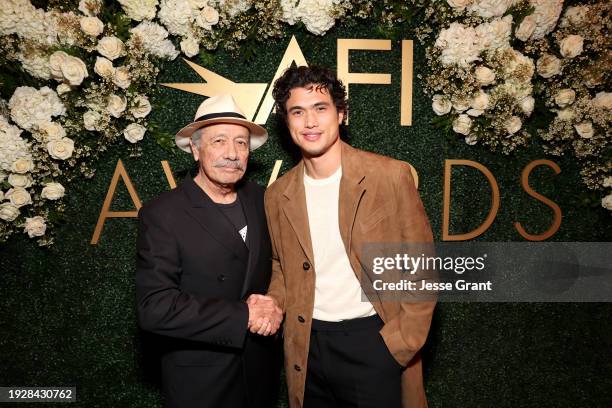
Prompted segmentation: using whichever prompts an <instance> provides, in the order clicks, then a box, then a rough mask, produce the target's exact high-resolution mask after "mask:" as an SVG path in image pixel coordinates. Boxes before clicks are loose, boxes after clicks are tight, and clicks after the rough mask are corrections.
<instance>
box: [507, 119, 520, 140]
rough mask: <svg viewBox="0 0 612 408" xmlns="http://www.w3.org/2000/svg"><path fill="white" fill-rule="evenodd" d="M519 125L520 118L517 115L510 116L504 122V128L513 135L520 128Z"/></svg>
mask: <svg viewBox="0 0 612 408" xmlns="http://www.w3.org/2000/svg"><path fill="white" fill-rule="evenodd" d="M521 126H523V122H521V118H519V117H518V116H512V117H510V119H508V121H507V122H506V125H505V128H506V131H507V132H508V134H510V135H513V134H515V133H516V132H518V131H519V130H520V129H521Z"/></svg>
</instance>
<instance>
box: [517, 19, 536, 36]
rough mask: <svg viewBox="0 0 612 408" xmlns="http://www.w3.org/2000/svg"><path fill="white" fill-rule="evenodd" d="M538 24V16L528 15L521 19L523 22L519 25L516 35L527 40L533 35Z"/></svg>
mask: <svg viewBox="0 0 612 408" xmlns="http://www.w3.org/2000/svg"><path fill="white" fill-rule="evenodd" d="M536 25H537V20H536V16H534V15H533V14H530V15H528V16H527V17H525V18H524V19H523V21H521V24H520V25H519V26H518V28H517V29H516V31H515V32H514V35H515V36H516V38H518V39H519V40H521V41H527V40H528V39H529V37H531V36H532V35H533V32H534V31H535V28H536Z"/></svg>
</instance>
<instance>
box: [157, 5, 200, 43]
mask: <svg viewBox="0 0 612 408" xmlns="http://www.w3.org/2000/svg"><path fill="white" fill-rule="evenodd" d="M197 14H200V10H196V9H194V8H192V7H191V4H189V2H188V1H187V0H162V1H161V4H160V6H159V13H157V17H158V18H159V21H160V22H161V23H162V24H163V25H164V27H166V29H167V30H168V32H169V33H171V34H174V35H180V36H183V37H187V36H189V35H190V32H191V30H190V26H191V24H192V22H193V20H194V19H195V17H196V15H197ZM208 29H210V26H208Z"/></svg>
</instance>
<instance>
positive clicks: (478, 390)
mask: <svg viewBox="0 0 612 408" xmlns="http://www.w3.org/2000/svg"><path fill="white" fill-rule="evenodd" d="M293 33H294V34H295V35H296V37H297V39H298V42H299V44H300V46H301V48H302V51H303V52H304V54H305V56H306V58H307V60H308V61H309V63H319V64H326V65H329V66H332V67H335V65H336V40H337V39H338V38H383V37H381V35H380V34H379V33H377V32H375V31H374V29H373V28H372V27H370V26H369V25H368V24H361V25H356V26H352V27H340V28H336V29H333V30H332V31H331V32H330V33H328V35H326V36H325V37H324V38H319V37H314V36H311V35H308V34H305V33H304V32H303V31H300V30H297V29H296V30H295V31H294V32H293ZM399 34H400V35H399V37H398V38H396V39H394V40H393V47H392V51H352V52H351V57H350V70H351V71H353V72H388V73H391V74H392V84H391V85H389V86H387V85H352V86H351V87H350V95H351V98H350V107H351V113H350V122H351V123H350V134H351V144H352V145H353V146H356V147H360V148H363V149H367V150H371V151H375V152H379V153H382V154H386V155H389V156H393V157H395V158H398V159H402V160H406V161H408V162H410V163H411V164H412V165H413V166H415V167H416V169H417V170H418V172H419V176H420V192H421V196H422V198H423V201H424V203H425V207H426V209H427V211H428V214H429V216H430V219H431V224H432V227H433V229H434V233H435V235H436V239H437V240H440V239H441V225H442V192H443V171H444V159H469V160H475V161H478V162H480V163H482V164H483V165H485V166H486V167H488V168H489V169H490V170H491V171H492V173H493V174H494V176H495V177H496V179H497V181H498V183H499V186H500V190H501V207H500V210H499V213H498V215H497V218H496V220H495V222H494V224H493V225H492V226H491V228H490V229H489V230H488V231H486V232H485V233H484V234H483V235H481V236H480V237H479V238H478V239H479V240H482V241H522V238H521V237H520V235H519V234H518V232H516V230H515V229H514V228H513V226H512V225H513V222H514V221H520V222H521V223H522V224H523V226H524V227H525V228H526V229H527V231H529V232H533V233H540V232H542V231H544V230H545V229H547V228H548V226H549V225H550V223H551V221H552V211H551V210H550V209H549V208H548V207H546V206H545V205H544V204H542V203H540V202H538V201H536V200H534V199H532V198H531V197H529V196H528V195H527V194H526V193H525V192H524V191H523V190H522V188H521V186H520V174H521V171H522V169H523V167H524V166H525V165H527V164H528V163H529V162H531V161H532V160H536V159H541V158H546V157H545V156H544V154H543V151H542V148H541V145H540V143H538V141H537V140H533V142H532V143H531V145H530V146H528V148H526V149H524V150H522V151H520V152H518V153H517V154H515V155H511V156H507V157H503V156H501V155H496V154H492V153H490V152H488V151H486V150H485V149H483V148H481V147H479V146H473V147H471V146H467V145H465V144H464V143H463V142H462V141H460V140H459V139H457V138H455V136H452V135H445V134H443V133H442V132H441V131H440V130H438V129H435V128H434V127H432V126H431V125H430V121H431V119H432V118H433V116H434V114H433V112H432V111H431V107H430V101H429V99H428V98H427V97H426V96H425V95H424V94H423V92H422V88H421V81H420V80H419V79H418V77H417V75H418V74H424V73H426V71H427V67H426V65H425V59H424V50H423V48H422V47H421V46H420V45H419V44H418V42H416V41H415V60H414V61H415V83H414V94H413V123H414V125H413V126H412V127H401V126H399V115H400V112H399V97H400V83H399V78H400V68H401V51H400V42H399V40H401V39H402V38H403V39H411V38H414V35H413V33H412V30H411V28H410V27H408V26H406V27H404V28H403V29H402V30H400V32H399ZM288 42H289V38H286V39H285V40H283V41H280V42H272V43H266V44H262V45H260V46H258V47H257V48H256V49H255V51H256V57H255V60H254V61H252V62H250V63H246V62H245V61H243V60H241V59H240V58H236V57H235V56H232V55H228V54H227V53H225V52H223V51H218V52H216V53H215V54H213V58H212V60H209V61H208V64H204V63H202V64H203V65H204V66H205V67H207V68H209V69H212V70H213V71H214V72H216V73H219V74H221V75H223V76H226V77H228V78H229V79H232V80H235V81H238V82H268V81H270V80H271V79H272V77H273V75H274V72H275V71H276V68H277V65H278V63H279V62H280V59H281V57H282V54H283V52H284V50H285V48H286V46H287V44H288ZM196 62H198V61H196ZM200 63H201V62H200ZM160 82H201V80H200V79H199V77H198V76H197V75H196V74H195V73H194V72H193V71H192V70H191V69H190V68H189V67H188V66H187V65H186V64H185V63H183V62H182V61H181V60H180V59H177V60H175V61H173V62H171V63H167V64H166V65H165V66H164V67H163V70H162V73H161V77H160ZM201 101H202V98H201V97H199V96H196V95H191V94H187V93H183V92H180V91H176V90H171V89H166V88H161V87H160V89H159V93H158V99H157V103H161V102H163V103H164V106H165V107H164V108H163V109H156V110H155V111H154V112H153V114H152V115H153V119H155V120H156V121H157V122H158V123H159V124H160V126H161V129H162V130H165V131H167V132H169V133H174V132H176V131H177V130H178V129H179V128H180V127H181V126H182V125H184V124H186V123H188V122H189V121H190V120H191V119H192V118H193V114H194V112H195V110H196V108H197V106H198V104H199V103H200V102H201ZM268 128H269V129H270V132H271V138H270V141H269V142H268V143H267V144H266V145H265V146H264V147H262V148H261V149H259V150H257V152H256V153H255V154H253V156H252V158H251V163H250V170H249V178H251V179H253V180H256V181H258V182H259V183H261V184H263V185H265V184H266V183H267V180H268V178H269V175H270V172H271V170H272V166H273V164H274V161H275V160H276V159H283V160H284V162H283V166H282V169H281V173H282V172H284V171H286V170H287V169H289V168H290V167H291V166H292V165H293V164H295V161H294V160H292V159H291V157H290V155H289V154H288V153H287V151H286V149H285V148H284V147H283V146H284V143H281V142H280V139H281V138H282V137H283V136H282V135H283V132H282V126H280V125H279V123H278V122H277V121H276V119H275V118H274V115H271V117H270V120H269V122H268ZM118 159H121V160H123V162H124V164H125V166H126V168H127V171H128V173H129V175H130V177H131V178H132V181H133V182H134V184H135V187H136V190H137V192H138V194H139V196H140V198H141V199H142V200H143V201H146V200H149V199H151V198H153V197H155V196H156V195H158V194H159V193H161V192H162V191H164V190H166V189H168V185H167V182H166V180H165V176H164V173H163V171H162V168H161V165H160V161H161V160H168V161H169V162H170V165H171V167H172V169H173V171H174V174H175V177H176V178H177V180H180V179H181V178H182V177H183V176H184V174H185V172H186V171H187V170H188V169H189V168H190V167H191V166H192V165H193V162H192V159H191V158H190V157H189V156H188V155H187V154H183V153H182V152H169V151H166V150H164V149H162V148H160V147H159V146H158V145H157V144H156V143H155V141H153V140H151V139H150V138H149V139H148V140H145V141H144V142H143V143H142V155H141V156H140V157H136V158H135V157H132V158H131V157H129V155H128V153H126V150H125V147H116V148H113V149H111V150H109V151H108V152H107V153H106V154H105V155H104V156H103V158H102V160H101V161H100V163H99V166H98V171H97V173H96V176H95V177H94V178H93V179H92V180H87V181H82V182H79V183H76V184H72V185H70V186H69V187H68V189H67V196H66V198H65V200H66V201H67V207H68V210H67V212H66V220H65V223H64V224H63V225H62V226H60V227H59V228H57V229H56V233H57V234H56V235H57V236H56V243H55V245H54V246H53V247H51V248H49V249H41V248H38V247H37V246H36V245H35V244H33V243H32V242H30V241H29V240H28V238H27V237H25V234H24V235H21V236H15V237H14V239H12V241H11V242H9V243H7V244H6V245H4V246H3V247H1V248H0V270H1V272H0V282H1V283H0V330H1V332H0V385H2V386H50V385H55V386H59V385H62V386H76V387H77V398H78V401H77V403H76V404H75V406H78V407H88V408H89V407H147V408H148V407H156V406H161V400H160V397H159V388H158V377H157V374H158V373H157V366H156V360H155V353H154V351H153V350H151V347H150V341H149V338H148V337H147V336H146V335H144V334H143V333H141V332H139V330H138V328H137V325H136V319H135V312H134V304H135V300H134V279H133V276H134V263H135V262H134V247H135V239H136V224H137V221H136V220H135V219H111V220H108V221H107V222H106V225H105V227H104V230H103V232H102V236H101V239H100V243H99V244H98V245H97V246H92V245H90V244H89V241H90V239H91V236H92V233H93V229H94V226H95V223H96V221H97V217H98V215H99V212H100V208H101V206H102V201H103V200H104V197H105V195H106V191H107V189H108V186H109V183H110V178H111V176H112V174H113V171H114V168H115V165H116V163H117V160H118ZM551 159H552V160H553V161H555V162H556V163H557V164H558V165H559V166H560V167H561V169H562V172H561V174H559V175H554V173H553V172H552V170H551V169H548V168H545V167H541V168H538V169H536V170H535V171H534V172H533V173H532V176H531V179H530V182H531V185H532V186H533V187H534V189H535V190H536V191H538V192H540V193H542V194H544V195H545V196H547V197H549V198H551V199H552V200H553V201H555V202H556V203H557V204H558V205H559V206H560V207H561V209H562V211H563V221H562V225H561V228H560V229H559V231H558V232H557V234H556V235H555V236H554V237H553V238H552V239H551V240H556V241H609V240H610V237H611V236H612V233H611V232H612V226H611V223H610V215H609V214H608V213H607V211H605V210H604V209H602V208H601V207H598V206H594V207H593V206H591V207H589V206H585V204H584V202H585V199H584V197H585V196H586V193H585V190H584V187H583V186H582V184H581V182H580V177H579V174H578V167H577V165H576V163H574V162H573V160H571V159H569V158H551ZM452 182H453V197H452V211H451V232H452V233H461V232H466V231H469V230H471V229H473V228H475V227H476V226H478V225H479V224H480V223H481V222H482V220H484V218H485V216H486V214H487V212H488V209H489V204H488V203H489V197H490V190H489V187H488V184H487V183H486V180H485V179H484V176H482V175H481V174H479V173H478V172H477V171H475V170H473V169H470V168H457V169H456V170H454V171H453V179H452ZM132 208H133V206H132V204H131V201H130V199H129V196H128V194H127V190H126V189H125V187H124V186H123V185H122V184H120V187H119V188H118V190H117V195H116V198H115V200H114V202H113V205H112V209H114V210H131V209H132ZM611 312H612V307H611V306H610V304H567V303H558V304H527V303H520V304H501V303H497V304H491V303H476V304H460V303H445V304H440V305H439V306H438V307H437V309H436V313H435V316H434V322H433V326H432V329H431V333H430V337H429V340H428V342H427V344H426V346H425V350H424V358H425V381H426V390H427V394H428V398H429V402H430V405H431V406H432V407H493V406H495V407H608V406H612V393H611V392H610V390H612V380H611V378H612V353H611V351H612V341H611V336H610V333H612V319H610V316H611V315H612V313H611ZM27 405H28V404H19V405H18V406H27ZM7 406H8V404H7ZM36 406H39V405H36ZM43 406H44V404H43ZM278 406H279V407H284V406H286V398H285V397H284V396H283V397H282V398H281V400H280V401H279V405H278Z"/></svg>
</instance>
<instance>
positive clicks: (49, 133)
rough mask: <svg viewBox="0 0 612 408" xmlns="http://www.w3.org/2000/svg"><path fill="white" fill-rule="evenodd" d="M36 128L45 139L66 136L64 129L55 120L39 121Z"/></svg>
mask: <svg viewBox="0 0 612 408" xmlns="http://www.w3.org/2000/svg"><path fill="white" fill-rule="evenodd" d="M38 130H39V131H40V132H42V133H43V134H44V135H45V136H46V140H52V139H61V138H62V137H65V136H66V130H65V129H64V128H63V127H62V125H60V124H59V123H55V122H45V123H41V124H40V125H38Z"/></svg>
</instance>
